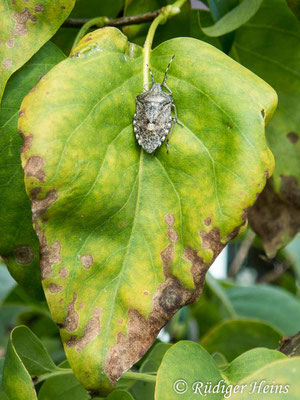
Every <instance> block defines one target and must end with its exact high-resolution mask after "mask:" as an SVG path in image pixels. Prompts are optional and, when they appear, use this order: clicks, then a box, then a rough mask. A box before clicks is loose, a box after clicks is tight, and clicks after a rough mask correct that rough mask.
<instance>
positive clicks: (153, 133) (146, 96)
mask: <svg viewBox="0 0 300 400" xmlns="http://www.w3.org/2000/svg"><path fill="white" fill-rule="evenodd" d="M173 58H174V56H173V57H172V58H171V61H170V62H169V65H168V66H167V69H166V72H165V76H164V79H163V82H162V84H160V83H156V82H155V81H154V77H153V74H152V71H151V69H150V68H149V71H150V75H151V82H150V83H148V84H146V85H145V86H144V90H145V91H144V92H143V93H141V94H139V95H138V96H137V97H136V112H135V114H134V118H133V127H134V133H135V137H136V139H137V141H138V144H139V145H140V146H142V148H143V149H144V150H145V151H146V152H147V153H153V152H154V151H155V150H156V149H157V148H158V147H159V146H161V144H162V143H163V142H164V141H165V139H166V137H167V136H168V137H167V141H166V146H167V151H168V152H169V146H168V143H169V140H170V137H171V134H172V131H173V129H174V126H175V124H176V123H178V124H180V123H179V121H178V119H177V110H176V106H175V104H174V103H173V97H172V91H171V90H170V88H169V87H168V86H167V84H166V80H167V72H168V70H169V68H170V65H171V62H172V60H173ZM149 85H152V86H151V88H150V89H149V90H147V86H149ZM163 88H165V89H166V90H167V92H165V91H164V90H163ZM172 109H173V110H174V117H172V113H171V112H172ZM180 125H181V124H180Z"/></svg>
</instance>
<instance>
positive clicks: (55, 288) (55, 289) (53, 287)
mask: <svg viewBox="0 0 300 400" xmlns="http://www.w3.org/2000/svg"><path fill="white" fill-rule="evenodd" d="M62 290H63V287H62V286H58V285H56V284H55V283H50V285H49V291H50V292H51V293H59V292H61V291H62Z"/></svg>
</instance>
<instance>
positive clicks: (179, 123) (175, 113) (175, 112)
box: [171, 103, 183, 127]
mask: <svg viewBox="0 0 300 400" xmlns="http://www.w3.org/2000/svg"><path fill="white" fill-rule="evenodd" d="M171 107H173V109H174V115H175V117H174V118H173V121H175V123H177V124H178V125H180V126H182V127H183V124H182V123H181V122H179V121H178V117H177V108H176V106H175V104H173V103H172V105H171Z"/></svg>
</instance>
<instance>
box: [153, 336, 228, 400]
mask: <svg viewBox="0 0 300 400" xmlns="http://www.w3.org/2000/svg"><path fill="white" fill-rule="evenodd" d="M221 380H222V376H221V374H220V372H219V369H218V366H217V364H216V363H215V361H214V359H213V358H212V357H211V356H210V355H209V354H208V353H207V351H206V350H205V349H204V348H203V347H201V346H200V345H199V344H197V343H194V342H189V341H180V342H178V343H176V344H174V345H173V346H172V347H171V348H170V349H169V350H168V351H167V352H166V354H165V356H164V358H163V360H162V363H161V365H160V367H159V369H158V372H157V377H156V387H155V400H177V399H183V400H192V399H195V397H196V395H195V394H194V392H193V387H194V385H195V382H211V383H212V385H214V384H217V383H218V382H219V381H221ZM222 398H223V396H222V394H221V393H215V394H211V395H210V396H209V400H220V399H222Z"/></svg>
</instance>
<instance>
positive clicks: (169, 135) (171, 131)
mask: <svg viewBox="0 0 300 400" xmlns="http://www.w3.org/2000/svg"><path fill="white" fill-rule="evenodd" d="M175 124H176V121H175V119H174V118H172V125H171V129H170V131H169V134H168V137H167V140H166V147H167V153H169V141H170V139H171V136H172V133H173V130H174V126H175Z"/></svg>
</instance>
